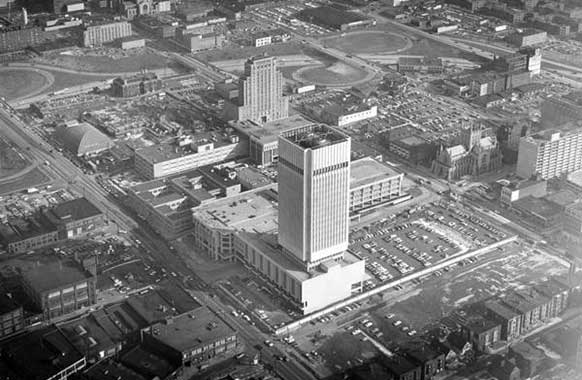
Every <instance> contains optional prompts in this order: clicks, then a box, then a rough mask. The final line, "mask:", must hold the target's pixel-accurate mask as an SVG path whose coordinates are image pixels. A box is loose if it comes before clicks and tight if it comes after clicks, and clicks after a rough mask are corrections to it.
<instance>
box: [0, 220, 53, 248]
mask: <svg viewBox="0 0 582 380" xmlns="http://www.w3.org/2000/svg"><path fill="white" fill-rule="evenodd" d="M0 237H1V239H2V244H3V245H4V246H5V247H6V249H7V251H8V253H14V254H18V253H25V252H29V251H32V250H35V249H37V248H41V247H46V246H47V245H51V244H54V243H56V242H58V241H59V240H60V239H59V231H58V230H57V229H56V228H55V226H53V225H51V224H49V223H46V222H45V221H43V220H42V219H41V218H39V217H37V216H32V217H30V218H28V219H22V218H19V219H10V220H9V221H7V222H6V223H1V224H0Z"/></svg>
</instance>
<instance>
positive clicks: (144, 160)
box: [135, 133, 248, 179]
mask: <svg viewBox="0 0 582 380" xmlns="http://www.w3.org/2000/svg"><path fill="white" fill-rule="evenodd" d="M247 144H248V141H247V140H246V139H240V137H239V135H236V134H232V135H228V136H220V135H216V134H214V133H208V134H200V135H197V136H194V137H192V136H186V137H185V138H183V139H182V140H180V141H177V142H176V143H173V144H160V145H153V146H150V147H145V148H141V149H138V150H136V151H135V169H136V170H137V172H138V173H139V174H141V175H142V176H143V177H144V178H147V179H154V178H160V177H165V176H169V175H173V174H181V173H184V172H187V171H189V170H192V169H196V168H198V167H200V166H206V165H211V164H215V163H218V162H221V161H227V160H232V159H235V158H240V157H244V156H246V155H247V154H248V145H247Z"/></svg>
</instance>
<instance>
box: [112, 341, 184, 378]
mask: <svg viewBox="0 0 582 380" xmlns="http://www.w3.org/2000/svg"><path fill="white" fill-rule="evenodd" d="M119 361H120V362H121V364H123V365H124V366H125V367H127V368H129V369H131V370H133V371H135V372H137V373H139V374H140V375H142V376H144V377H146V378H147V379H173V378H176V374H177V371H178V370H179V368H180V366H179V365H177V364H175V363H172V362H170V360H168V359H166V358H164V357H162V356H160V355H158V354H156V353H155V352H152V350H149V349H147V348H146V347H144V345H143V344H142V345H138V346H135V347H133V348H131V349H130V350H128V351H127V352H124V353H123V354H122V355H121V357H120V358H119ZM123 380H125V378H123Z"/></svg>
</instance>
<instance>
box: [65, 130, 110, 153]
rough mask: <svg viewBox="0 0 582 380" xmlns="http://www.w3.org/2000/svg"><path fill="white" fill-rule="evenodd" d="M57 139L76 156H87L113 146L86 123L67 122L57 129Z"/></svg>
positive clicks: (105, 137)
mask: <svg viewBox="0 0 582 380" xmlns="http://www.w3.org/2000/svg"><path fill="white" fill-rule="evenodd" d="M56 137H57V139H58V140H59V141H60V142H61V143H62V144H63V148H64V149H66V150H68V151H69V152H71V153H73V154H75V155H76V156H89V155H93V154H96V153H99V152H102V151H104V150H108V149H109V148H111V147H112V146H113V141H111V139H110V138H109V137H107V136H106V135H105V134H103V133H101V132H100V131H99V130H98V129H97V128H95V127H93V126H92V125H91V124H88V123H85V122H83V123H78V122H72V123H71V122H67V123H65V124H64V125H62V126H59V127H57V131H56Z"/></svg>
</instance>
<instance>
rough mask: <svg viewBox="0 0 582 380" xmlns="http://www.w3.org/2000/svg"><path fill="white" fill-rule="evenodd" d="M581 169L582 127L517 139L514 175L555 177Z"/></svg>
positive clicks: (544, 132)
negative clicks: (517, 148) (518, 140)
mask: <svg viewBox="0 0 582 380" xmlns="http://www.w3.org/2000/svg"><path fill="white" fill-rule="evenodd" d="M580 169H582V127H578V128H575V129H572V130H570V131H557V130H546V131H543V132H540V133H537V134H534V135H531V136H528V137H523V138H522V139H521V140H520V142H519V151H518V156H517V169H516V174H517V175H518V176H520V177H522V178H525V179H528V178H530V177H532V176H535V175H537V176H540V177H541V178H543V179H550V178H554V177H558V176H560V175H562V174H567V173H570V172H573V171H576V170H580Z"/></svg>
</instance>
